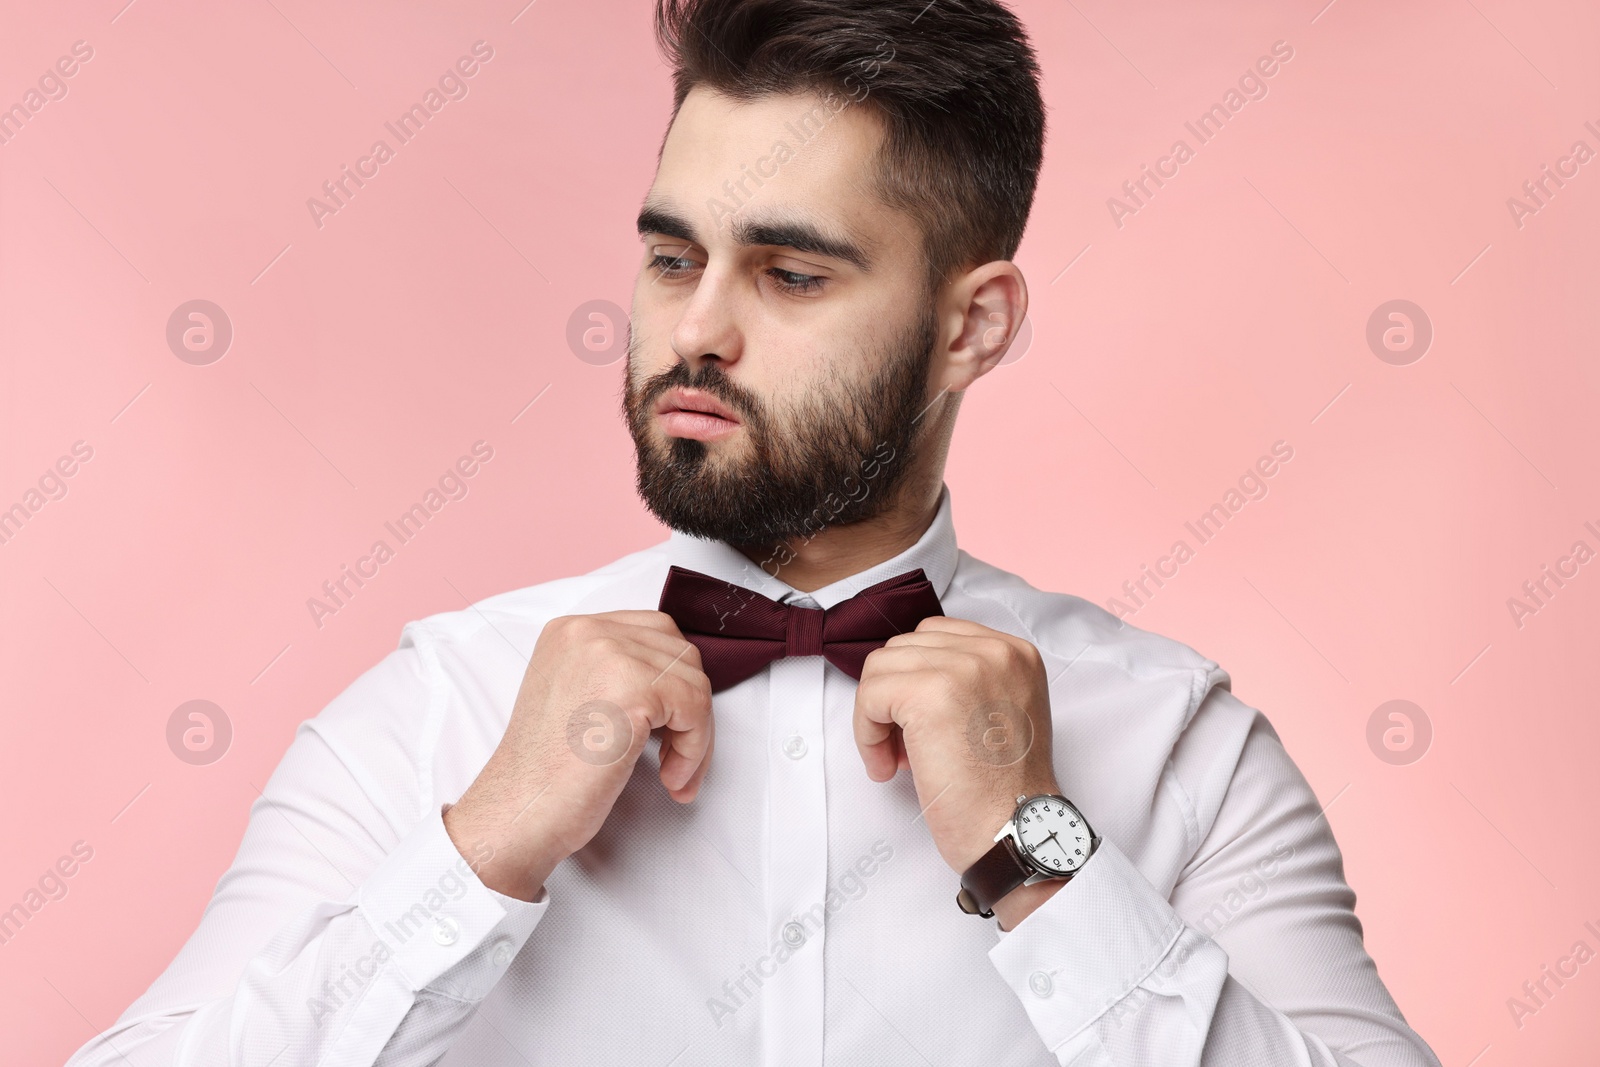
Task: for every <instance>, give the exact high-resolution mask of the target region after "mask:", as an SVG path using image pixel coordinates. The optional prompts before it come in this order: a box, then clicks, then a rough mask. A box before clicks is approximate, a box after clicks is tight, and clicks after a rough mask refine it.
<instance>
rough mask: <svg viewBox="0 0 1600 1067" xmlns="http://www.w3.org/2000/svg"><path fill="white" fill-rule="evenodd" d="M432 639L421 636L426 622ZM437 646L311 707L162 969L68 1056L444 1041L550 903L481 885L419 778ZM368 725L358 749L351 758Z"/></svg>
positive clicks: (92, 1058)
mask: <svg viewBox="0 0 1600 1067" xmlns="http://www.w3.org/2000/svg"><path fill="white" fill-rule="evenodd" d="M424 640H425V639H424ZM430 662H431V659H430V657H429V656H428V655H427V650H426V649H425V648H419V647H418V646H417V644H415V643H414V640H413V637H412V630H411V629H410V628H408V630H407V637H406V638H405V639H403V640H402V643H401V646H400V647H399V648H398V649H396V650H395V651H394V652H392V653H390V654H389V655H388V656H386V657H385V658H384V659H383V660H382V661H381V662H379V663H378V664H377V665H376V666H375V667H373V668H372V669H371V670H369V671H368V672H366V673H365V674H363V675H362V676H361V677H360V678H359V679H357V680H356V682H354V683H353V684H352V685H351V686H350V687H349V688H348V689H347V690H346V691H345V692H344V693H342V694H340V695H339V696H338V697H337V698H336V699H335V700H334V701H333V702H332V703H331V704H330V705H329V706H328V708H327V709H326V710H325V711H324V712H323V713H322V714H321V715H320V716H318V717H317V718H315V719H312V720H309V721H307V722H303V723H301V724H300V726H299V728H298V729H297V730H296V732H295V736H294V740H293V741H292V743H291V744H290V746H289V749H288V751H287V753H286V754H285V755H284V757H283V760H282V761H281V762H280V763H279V765H278V767H277V769H276V770H275V771H274V772H273V774H272V776H271V777H270V778H269V779H268V781H267V784H266V787H265V788H264V789H262V790H261V791H260V795H259V796H258V797H257V799H256V800H255V801H254V802H253V803H252V805H251V808H250V818H249V823H248V825H247V827H246V829H245V833H244V838H243V841H242V843H241V845H240V847H239V851H238V854H237V856H236V857H235V858H234V861H233V864H232V865H231V866H230V867H229V868H228V870H227V871H226V872H225V873H224V874H223V876H222V878H221V880H220V881H219V882H218V883H217V888H216V892H215V893H214V894H213V896H212V898H211V901H210V903H208V904H207V906H206V909H205V912H204V914H203V915H202V917H201V919H200V923H199V927H198V929H196V930H195V932H194V934H193V935H192V936H191V937H190V938H189V940H188V942H187V943H186V944H185V945H184V946H183V948H182V949H181V950H180V951H179V953H178V955H177V957H176V958H175V959H174V960H173V961H172V963H171V964H170V965H169V966H168V967H167V969H166V971H165V972H164V973H163V974H161V976H160V977H159V978H157V979H156V981H155V983H154V984H153V985H151V987H150V989H149V990H148V991H147V992H146V993H145V994H144V995H143V996H141V997H140V998H139V999H138V1000H137V1001H135V1002H134V1003H133V1004H132V1005H131V1006H130V1007H129V1008H128V1010H127V1011H126V1012H124V1013H123V1015H122V1017H121V1018H120V1019H118V1020H117V1022H116V1023H115V1024H114V1025H113V1026H112V1027H111V1028H110V1029H108V1030H106V1031H105V1032H104V1033H102V1034H100V1035H99V1036H97V1037H95V1038H94V1039H93V1040H91V1041H90V1042H89V1043H88V1044H86V1045H85V1046H84V1047H83V1048H82V1049H80V1050H79V1051H78V1052H77V1053H76V1054H75V1055H74V1056H73V1057H72V1059H71V1060H69V1061H68V1067H101V1065H105V1067H112V1065H117V1067H128V1065H132V1067H157V1065H160V1067H190V1065H194V1067H198V1065H201V1064H204V1065H207V1067H219V1065H229V1067H245V1065H251V1067H266V1065H268V1064H270V1065H272V1067H298V1065H302V1064H304V1065H310V1064H317V1065H319V1067H335V1065H340V1067H357V1065H360V1067H368V1065H379V1064H381V1065H383V1067H399V1065H412V1064H429V1063H433V1062H435V1061H436V1060H437V1059H439V1057H440V1056H442V1055H443V1054H444V1053H445V1052H446V1050H447V1049H448V1048H449V1047H450V1045H451V1043H452V1042H453V1041H454V1039H455V1037H456V1035H457V1034H458V1033H459V1032H460V1031H461V1029H462V1027H463V1026H464V1025H465V1024H466V1023H467V1021H468V1020H469V1019H470V1018H471V1017H472V1015H473V1013H474V1012H475V1010H476V1009H477V1006H478V1004H479V1003H480V1002H481V1001H482V999H483V998H484V997H485V996H486V995H487V994H488V993H489V991H490V989H492V988H493V986H494V985H495V983H496V982H498V981H499V979H500V976H501V975H502V974H504V973H505V971H506V969H507V967H508V966H509V965H510V963H511V960H512V959H513V957H515V955H516V954H517V952H518V951H519V950H520V949H521V948H522V945H523V943H524V942H525V941H526V940H527V938H528V936H529V935H530V934H531V933H532V931H533V928H534V927H535V926H536V925H537V924H538V922H539V920H540V919H541V918H542V917H543V915H544V912H545V909H546V908H547V907H548V906H549V896H548V894H547V893H545V894H541V897H540V899H539V900H537V901H534V902H531V903H530V902H527V901H522V900H517V899H515V898H513V897H509V896H505V895H503V894H500V893H498V892H496V891H494V890H492V889H490V888H489V887H487V886H485V885H484V884H483V883H482V882H481V881H480V880H479V879H478V877H477V875H476V874H475V873H474V870H473V865H472V863H470V862H469V861H468V859H467V857H465V856H463V854H462V853H461V851H459V850H458V849H457V848H456V846H455V844H454V843H453V842H452V840H451V838H450V836H449V834H448V833H447V832H446V830H445V827H444V822H443V814H444V811H445V810H447V808H448V805H442V804H439V803H437V802H435V801H433V800H432V799H431V798H430V797H428V796H427V795H425V792H424V791H423V790H422V789H421V788H420V786H419V782H420V781H421V776H419V774H418V765H417V760H418V756H417V748H418V744H419V741H418V738H419V737H420V736H421V735H422V734H423V733H424V730H423V725H424V723H425V722H426V721H427V718H428V716H429V715H430V713H433V712H435V711H437V708H435V707H434V703H435V701H436V700H437V698H438V692H437V687H436V686H435V685H433V684H432V680H433V677H435V675H433V674H432V672H430V670H429V669H428V667H429V663H430ZM357 731H359V736H360V738H361V746H360V751H361V759H360V761H357V760H355V759H354V758H346V756H345V753H348V752H350V751H351V750H353V748H354V747H355V746H352V745H344V744H341V743H340V741H339V739H340V738H341V737H345V736H356V732H357Z"/></svg>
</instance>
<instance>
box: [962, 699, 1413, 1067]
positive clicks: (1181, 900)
mask: <svg viewBox="0 0 1600 1067" xmlns="http://www.w3.org/2000/svg"><path fill="white" fill-rule="evenodd" d="M1205 699H1206V700H1208V701H1210V700H1217V701H1223V700H1225V701H1234V702H1236V700H1237V698H1235V697H1234V696H1233V694H1232V693H1231V692H1228V691H1226V690H1222V689H1217V690H1213V691H1212V692H1211V693H1209V694H1208V695H1207V696H1206V698H1205ZM1204 711H1205V709H1204V707H1203V706H1202V708H1201V709H1200V714H1203V713H1204ZM1179 743H1180V745H1181V744H1182V741H1180V742H1179ZM1085 814H1086V815H1088V816H1089V817H1090V818H1091V819H1092V818H1093V815H1092V813H1089V812H1085ZM1354 909H1355V894H1354V893H1353V892H1352V891H1351V889H1350V887H1349V886H1348V885H1347V884H1346V883H1345V879H1344V861H1343V858H1342V857H1341V855H1340V853H1339V848H1338V845H1337V844H1336V843H1335V842H1334V838H1333V832H1332V830H1331V829H1330V828H1329V826H1328V822H1327V819H1326V818H1324V817H1323V816H1322V814H1321V806H1320V805H1319V804H1318V803H1317V799H1316V796H1315V794H1314V793H1313V792H1312V791H1311V787H1310V786H1309V785H1308V784H1307V782H1306V780H1305V778H1304V776H1303V775H1301V773H1300V771H1299V769H1298V768H1297V767H1296V766H1295V765H1294V763H1293V761H1292V760H1290V758H1289V756H1288V754H1287V753H1286V752H1285V751H1284V748H1283V745H1282V744H1281V742H1280V741H1279V739H1278V737H1277V734H1276V733H1275V732H1274V731H1273V730H1272V727H1271V726H1270V725H1269V724H1268V722H1267V720H1266V718H1265V717H1264V716H1262V715H1260V713H1259V712H1257V713H1256V714H1255V718H1254V720H1253V721H1252V722H1251V725H1250V728H1249V731H1248V733H1247V735H1246V738H1245V742H1244V746H1243V749H1242V751H1241V753H1240V756H1239V759H1238V762H1237V764H1236V765H1235V767H1234V771H1233V777H1232V779H1231V780H1230V781H1229V782H1228V785H1227V792H1226V794H1225V795H1224V797H1223V800H1222V804H1221V806H1220V808H1219V810H1218V814H1217V818H1216V820H1215V822H1214V823H1213V824H1212V826H1211V829H1210V831H1209V832H1208V833H1207V835H1206V838H1205V840H1204V841H1202V842H1201V844H1200V847H1199V849H1198V851H1197V852H1196V854H1195V856H1194V858H1193V859H1192V860H1191V861H1190V862H1189V864H1188V865H1187V867H1186V868H1185V869H1184V871H1183V872H1182V873H1181V874H1180V875H1179V877H1178V880H1177V882H1176V884H1175V886H1174V888H1173V890H1172V892H1171V894H1170V896H1169V895H1166V894H1163V893H1162V892H1161V890H1159V889H1158V888H1157V887H1156V886H1155V885H1153V884H1152V883H1151V882H1150V880H1149V879H1148V878H1146V877H1145V875H1144V874H1143V873H1141V872H1140V870H1139V868H1138V867H1136V866H1135V865H1134V863H1133V862H1132V861H1131V860H1130V859H1129V857H1128V856H1127V855H1126V854H1125V853H1124V852H1123V851H1122V850H1121V849H1119V848H1118V847H1117V845H1116V844H1115V843H1113V842H1111V841H1109V840H1102V842H1101V844H1100V847H1099V848H1097V849H1096V850H1095V853H1094V855H1093V856H1092V857H1090V859H1089V861H1088V862H1087V863H1086V864H1084V867H1083V870H1082V872H1081V873H1080V874H1079V875H1077V876H1076V877H1075V878H1073V879H1072V881H1070V882H1068V883H1067V884H1066V885H1064V886H1062V887H1061V888H1060V889H1059V890H1057V891H1056V892H1055V894H1054V895H1053V896H1051V897H1050V898H1049V899H1048V900H1046V901H1045V902H1044V903H1043V904H1041V905H1040V906H1039V907H1038V908H1037V909H1035V910H1034V911H1033V912H1032V913H1031V914H1029V915H1028V917H1027V918H1025V919H1024V920H1022V922H1020V923H1018V924H1017V926H1016V928H1015V929H1013V930H1011V931H1009V932H1006V931H1001V932H1000V934H999V943H998V944H997V945H995V947H994V948H993V949H991V950H990V952H989V956H990V959H991V961H992V962H993V963H994V965H995V967H996V968H997V969H998V970H999V972H1000V974H1001V976H1002V978H1003V979H1004V980H1005V981H1006V983H1007V984H1008V985H1010V986H1011V988H1012V989H1013V990H1014V991H1015V992H1016V994H1017V996H1018V998H1019V999H1020V1000H1021V1002H1022V1005H1023V1007H1024V1009H1025V1010H1026V1011H1027V1013H1028V1017H1029V1018H1030V1019H1031V1020H1032V1022H1033V1024H1034V1027H1035V1028H1036V1029H1037V1030H1038V1032H1039V1035H1040V1037H1041V1038H1043V1040H1044V1042H1045V1045H1046V1046H1047V1047H1048V1048H1049V1049H1050V1050H1051V1051H1052V1052H1053V1053H1054V1054H1055V1056H1056V1057H1057V1058H1058V1059H1059V1060H1060V1062H1061V1063H1063V1064H1073V1065H1074V1067H1091V1065H1093V1067H1112V1065H1115V1067H1158V1065H1159V1067H1225V1065H1233V1064H1240V1063H1271V1064H1274V1065H1277V1067H1291V1065H1300V1067H1310V1065H1316V1067H1324V1065H1334V1064H1337V1065H1340V1067H1439V1061H1438V1059H1437V1058H1436V1057H1435V1056H1434V1054H1433V1052H1432V1050H1431V1049H1429V1047H1428V1046H1427V1044H1426V1043H1425V1042H1424V1041H1423V1040H1422V1038H1421V1037H1419V1036H1418V1035H1417V1034H1416V1033H1415V1032H1414V1031H1413V1030H1412V1029H1411V1028H1410V1027H1409V1026H1408V1025H1407V1024H1406V1022H1405V1019H1404V1018H1403V1017H1402V1016H1401V1014H1400V1011H1399V1009H1398V1008H1397V1007H1396V1005H1395V1003H1394V1000H1393V999H1392V998H1391V997H1390V995H1389V992H1388V990H1387V989H1386V988H1385V987H1384V985H1383V982H1382V980H1381V979H1380V978H1379V977H1378V972H1377V968H1376V966H1375V965H1374V963H1373V961H1372V959H1371V957H1370V956H1369V955H1368V954H1367V952H1366V949H1365V947H1364V946H1363V943H1362V931H1361V923H1360V921H1359V920H1358V919H1357V918H1356V915H1355V910H1354Z"/></svg>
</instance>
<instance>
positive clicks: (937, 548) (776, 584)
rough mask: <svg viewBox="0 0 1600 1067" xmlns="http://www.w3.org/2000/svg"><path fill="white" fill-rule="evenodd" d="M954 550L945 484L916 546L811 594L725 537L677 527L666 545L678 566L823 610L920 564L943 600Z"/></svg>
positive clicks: (954, 539)
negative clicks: (710, 537)
mask: <svg viewBox="0 0 1600 1067" xmlns="http://www.w3.org/2000/svg"><path fill="white" fill-rule="evenodd" d="M956 551H957V549H956V530H955V523H954V521H953V520H952V518H951V513H950V487H949V486H948V485H943V484H941V486H940V491H939V507H938V509H937V510H936V511H935V512H934V516H933V521H932V522H931V523H929V524H928V528H927V529H926V530H924V531H923V532H922V536H921V537H919V538H917V541H916V543H915V544H913V545H911V546H910V547H908V548H907V549H905V551H903V552H901V553H900V554H899V555H896V556H893V557H891V558H889V559H886V560H884V561H883V562H882V563H878V564H874V565H873V566H871V567H868V568H867V569H866V570H864V571H860V572H859V573H856V574H852V575H850V576H849V577H847V578H840V579H839V580H838V581H836V582H832V583H830V584H828V585H825V586H823V587H822V588H821V589H817V590H813V591H812V592H810V593H802V592H800V591H799V590H797V589H795V588H794V587H793V586H791V585H790V584H789V583H787V582H785V581H783V580H782V579H781V578H775V577H773V576H772V575H771V574H770V573H769V571H770V570H772V569H777V570H778V572H779V573H780V574H781V573H782V569H781V568H778V567H777V565H776V562H774V563H769V564H767V569H766V570H763V569H762V568H761V567H760V566H758V565H757V562H755V561H752V560H750V559H749V558H747V557H746V556H745V555H744V553H742V552H740V551H739V550H738V549H736V548H734V547H733V546H732V545H729V544H728V543H726V542H724V541H712V540H707V539H704V538H699V537H692V536H690V535H689V534H685V533H681V532H679V531H677V530H674V531H673V532H672V537H671V539H670V540H669V541H668V543H667V557H668V560H669V561H670V562H671V563H674V564H676V565H678V566H680V567H687V568H689V569H690V570H695V571H699V572H701V573H702V574H709V575H710V576H711V577H713V578H720V579H722V580H723V581H725V582H732V583H734V584H735V585H739V586H742V587H744V588H745V589H750V590H753V591H754V592H757V593H760V594H761V595H762V596H765V597H768V598H770V599H772V600H777V601H780V602H783V603H799V604H800V605H801V606H803V607H811V606H813V605H814V606H816V607H819V608H831V607H833V606H834V605H835V604H837V603H839V602H840V601H843V600H848V599H850V598H851V597H853V596H855V595H856V594H857V593H859V592H861V590H863V589H866V588H867V587H869V586H873V585H876V584H878V583H879V582H882V581H887V580H888V579H890V578H893V577H896V576H898V575H901V574H904V573H905V572H906V571H913V570H916V569H917V568H918V567H920V568H922V572H923V573H924V574H925V575H927V578H928V581H929V582H930V583H932V585H933V591H934V593H935V594H936V595H937V596H938V597H939V598H940V599H941V600H942V599H943V598H944V595H945V590H946V589H948V588H949V587H950V579H951V577H952V576H953V575H954V574H955V571H956Z"/></svg>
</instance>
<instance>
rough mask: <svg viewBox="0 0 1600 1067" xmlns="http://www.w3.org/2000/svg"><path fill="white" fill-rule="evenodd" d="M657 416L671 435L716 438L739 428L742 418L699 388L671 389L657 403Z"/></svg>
mask: <svg viewBox="0 0 1600 1067" xmlns="http://www.w3.org/2000/svg"><path fill="white" fill-rule="evenodd" d="M655 413H656V419H657V420H658V421H659V422H660V424H661V429H662V431H663V432H665V433H666V434H667V436H668V437H686V438H689V439H690V440H695V441H716V440H720V439H721V438H724V437H727V436H729V435H730V434H733V433H735V432H737V431H738V429H739V426H740V423H739V417H738V416H737V415H735V414H734V413H733V412H731V411H729V410H728V409H727V407H725V406H724V405H723V404H721V403H720V402H719V401H718V400H717V399H716V398H715V397H713V396H712V395H711V394H709V393H704V392H701V391H699V390H697V389H669V390H667V392H666V393H665V394H664V395H663V396H662V397H661V399H660V400H658V401H657V402H656V407H655Z"/></svg>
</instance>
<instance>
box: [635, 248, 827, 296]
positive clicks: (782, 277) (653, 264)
mask: <svg viewBox="0 0 1600 1067" xmlns="http://www.w3.org/2000/svg"><path fill="white" fill-rule="evenodd" d="M699 265H700V264H698V263H696V262H695V261H694V260H692V259H685V258H683V257H682V256H668V255H662V254H659V253H658V254H656V255H654V256H651V257H650V269H651V270H653V271H655V272H656V273H657V274H659V275H661V276H662V277H665V278H677V277H681V276H683V275H684V274H686V273H687V272H689V271H691V270H693V269H694V268H696V267H698V266H699ZM766 273H767V276H768V277H769V278H771V279H772V281H773V284H774V285H776V286H777V287H778V288H779V289H781V290H783V291H784V292H786V293H796V294H798V293H811V292H815V291H816V290H818V289H820V288H822V283H823V279H822V278H819V277H817V276H816V275H814V274H801V273H799V272H798V271H792V270H784V269H783V268H782V267H768V268H767V272H766Z"/></svg>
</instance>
